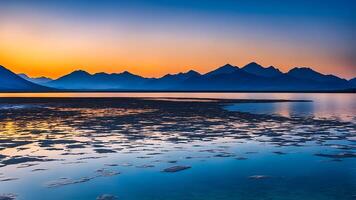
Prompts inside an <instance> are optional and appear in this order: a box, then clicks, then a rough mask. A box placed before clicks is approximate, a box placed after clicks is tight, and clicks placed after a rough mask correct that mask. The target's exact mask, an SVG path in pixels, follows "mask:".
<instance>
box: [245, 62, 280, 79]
mask: <svg viewBox="0 0 356 200" xmlns="http://www.w3.org/2000/svg"><path fill="white" fill-rule="evenodd" d="M242 70H244V71H246V72H248V73H250V74H254V75H257V76H264V77H275V76H278V75H281V74H282V72H281V71H279V69H277V68H275V67H273V66H269V67H267V68H265V67H262V66H261V65H259V64H257V63H255V62H251V63H249V64H247V65H245V66H244V67H243V68H242Z"/></svg>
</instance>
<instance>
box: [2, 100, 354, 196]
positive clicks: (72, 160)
mask: <svg viewBox="0 0 356 200" xmlns="http://www.w3.org/2000/svg"><path fill="white" fill-rule="evenodd" d="M9 96H17V97H18V96H21V97H142V98H139V99H125V98H124V99H122V98H119V99H115V98H109V99H93V98H88V99H85V100H84V101H83V99H72V100H71V99H46V100H41V99H38V98H36V99H15V100H14V99H7V98H1V97H9ZM148 97H157V98H158V99H149V98H148ZM168 98H189V99H185V100H184V99H168ZM192 98H214V99H215V98H217V99H245V100H246V99H279V100H281V99H283V100H311V102H270V103H266V102H259V101H243V102H241V101H239V100H237V101H199V100H196V99H195V100H194V101H193V100H192ZM355 113H356V95H355V94H302V93H298V94H291V93H281V94H278V93H268V94H263V93H199V94H195V93H61V94H58V93H57V94H54V93H50V94H39V93H37V94H0V195H3V196H7V197H9V198H8V199H12V198H13V199H14V198H16V199H30V200H32V199H36V200H41V199H43V200H45V199H53V200H57V199H58V200H59V199H76V200H77V199H78V200H81V199H83V200H84V199H85V200H87V199H113V196H116V197H118V199H120V200H121V199H122V200H125V199H127V200H160V199H162V200H163V199H164V200H166V199H167V200H171V199H177V200H178V199H179V200H183V199H185V200H193V199H194V200H195V199H197V200H198V199H199V200H200V199H201V200H209V199H221V200H228V199H229V200H230V199H233V200H235V199H242V200H249V199H251V200H252V199H281V200H282V199H283V200H285V199H306V200H308V199H310V200H311V199H355V195H356V192H355V191H356V161H355V157H356V127H355V123H356V118H355ZM174 166H181V167H190V168H187V169H185V170H182V171H177V172H164V170H165V169H167V168H170V167H174ZM103 194H107V196H106V198H104V197H103V198H100V195H103ZM110 195H112V196H110ZM0 199H1V198H0Z"/></svg>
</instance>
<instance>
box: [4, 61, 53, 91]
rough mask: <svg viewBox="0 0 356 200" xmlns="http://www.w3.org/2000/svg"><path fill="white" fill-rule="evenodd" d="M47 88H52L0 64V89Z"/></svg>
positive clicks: (28, 89) (37, 89) (27, 89)
mask: <svg viewBox="0 0 356 200" xmlns="http://www.w3.org/2000/svg"><path fill="white" fill-rule="evenodd" d="M49 90H53V89H52V88H48V87H45V86H41V85H38V84H35V83H33V82H30V81H27V80H25V79H23V78H21V77H20V76H18V75H17V74H15V73H13V72H12V71H10V70H8V69H6V68H5V67H3V66H1V65H0V91H9V92H16V91H21V92H22V91H23V92H30V91H33V92H39V91H49Z"/></svg>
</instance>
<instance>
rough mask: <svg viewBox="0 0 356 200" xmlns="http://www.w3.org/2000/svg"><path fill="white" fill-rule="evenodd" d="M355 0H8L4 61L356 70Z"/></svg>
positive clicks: (60, 67) (152, 68) (16, 66)
mask: <svg viewBox="0 0 356 200" xmlns="http://www.w3.org/2000/svg"><path fill="white" fill-rule="evenodd" d="M355 10H356V1H354V0H329V1H328V0H289V1H284V0H204V1H203V0H194V1H191V0H128V1H124V0H122V1H120V0H115V1H114V0H101V1H99V0H98V1H95V0H92V1H83V0H61V1H59V0H57V1H54V0H16V1H13V0H2V1H0V65H3V66H5V67H7V68H9V69H10V70H12V71H14V72H16V73H26V74H28V75H30V76H33V77H34V76H47V77H51V78H58V77H60V76H62V75H64V74H68V73H70V72H72V71H74V70H77V69H82V70H86V71H88V72H90V73H96V72H108V73H119V72H122V71H130V72H132V73H135V74H138V75H142V76H145V77H160V76H162V75H164V74H167V73H178V72H184V71H188V70H190V69H193V70H196V71H198V72H201V73H206V72H208V71H211V70H213V69H215V68H217V67H219V66H222V65H224V64H226V63H230V64H233V65H236V66H239V67H241V66H244V65H246V64H247V63H249V62H252V61H255V62H257V63H259V64H261V65H263V66H270V65H273V66H276V67H278V68H280V69H281V70H282V71H284V72H286V71H288V70H289V69H291V68H293V67H302V66H306V67H311V68H313V69H315V70H317V71H319V72H322V73H324V74H335V75H338V76H341V77H344V78H351V77H355V76H356V38H355V36H356V12H354V11H355Z"/></svg>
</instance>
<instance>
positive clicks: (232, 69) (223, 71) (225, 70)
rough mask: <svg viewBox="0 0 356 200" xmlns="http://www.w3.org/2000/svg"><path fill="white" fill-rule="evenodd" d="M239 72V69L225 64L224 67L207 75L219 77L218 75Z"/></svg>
mask: <svg viewBox="0 0 356 200" xmlns="http://www.w3.org/2000/svg"><path fill="white" fill-rule="evenodd" d="M237 70H239V68H238V67H236V66H233V65H230V64H225V65H224V66H221V67H219V68H217V69H215V70H213V71H211V72H208V73H206V74H205V75H208V76H211V75H217V74H229V73H232V72H235V71H237Z"/></svg>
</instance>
